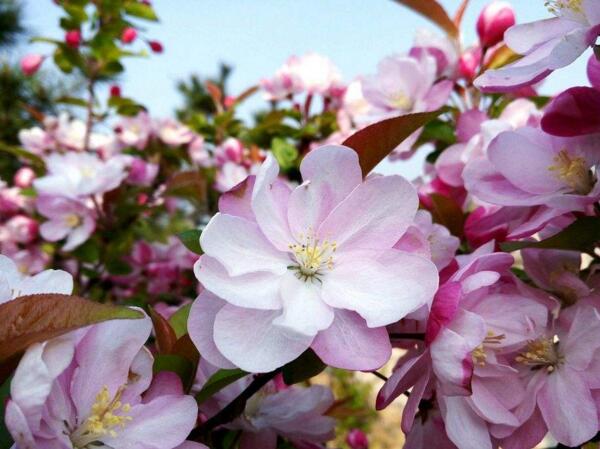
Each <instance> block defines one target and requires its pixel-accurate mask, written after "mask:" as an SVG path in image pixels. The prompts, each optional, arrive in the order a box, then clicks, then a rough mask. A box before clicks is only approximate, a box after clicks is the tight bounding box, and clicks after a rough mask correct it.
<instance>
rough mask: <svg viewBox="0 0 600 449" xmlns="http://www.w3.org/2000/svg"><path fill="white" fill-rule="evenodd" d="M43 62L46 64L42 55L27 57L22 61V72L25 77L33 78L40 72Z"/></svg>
mask: <svg viewBox="0 0 600 449" xmlns="http://www.w3.org/2000/svg"><path fill="white" fill-rule="evenodd" d="M42 62H44V57H43V56H42V55H37V54H32V55H27V56H25V57H24V58H23V59H21V70H22V71H23V73H24V74H25V75H27V76H31V75H33V74H34V73H35V72H37V71H38V70H39V68H40V66H41V65H42Z"/></svg>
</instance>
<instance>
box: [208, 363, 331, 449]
mask: <svg viewBox="0 0 600 449" xmlns="http://www.w3.org/2000/svg"><path fill="white" fill-rule="evenodd" d="M214 372H216V368H215V367H213V366H211V365H210V364H208V363H206V362H201V363H200V367H199V370H198V375H197V378H196V380H197V386H198V387H201V386H202V384H203V383H204V382H205V381H206V380H207V379H208V378H209V376H210V375H211V374H213V373H214ZM251 381H252V376H251V375H250V376H247V377H245V378H242V379H240V380H238V381H236V382H235V383H234V384H232V385H229V386H228V387H226V388H225V389H223V390H221V391H220V392H219V393H217V394H216V395H214V396H213V397H212V398H211V399H210V400H209V401H207V402H205V403H203V404H202V405H201V406H200V410H201V411H202V412H203V413H205V414H206V416H208V417H210V416H212V415H214V414H215V413H216V412H218V411H219V410H220V409H221V408H222V407H224V406H226V405H227V404H229V403H230V402H231V401H232V400H233V399H235V397H236V396H237V395H238V394H239V393H241V391H242V390H243V389H244V388H246V387H247V386H248V385H249V384H250V382H251ZM333 402H334V400H333V394H332V393H331V390H330V389H329V388H326V387H324V386H321V385H312V386H310V387H306V388H300V387H298V386H291V387H287V386H286V385H285V384H283V382H282V381H280V382H279V385H278V382H277V379H275V380H274V381H272V382H269V383H268V384H267V385H266V386H264V387H263V388H262V389H261V390H260V391H259V392H258V393H257V394H255V395H254V396H253V397H252V398H250V399H249V400H248V402H247V403H246V407H245V409H244V412H243V413H242V416H240V417H239V418H237V419H236V420H234V421H233V422H231V423H229V424H228V425H227V428H229V429H234V430H240V431H241V432H242V433H241V437H240V449H258V448H260V449H275V448H276V447H277V437H278V436H281V437H284V438H286V439H288V440H290V442H291V443H292V444H294V445H297V444H298V445H299V446H301V445H302V444H307V443H322V442H325V441H327V440H330V439H332V438H333V436H334V426H335V419H334V418H331V417H329V416H325V413H326V412H327V411H328V409H329V408H330V407H331V406H332V405H333Z"/></svg>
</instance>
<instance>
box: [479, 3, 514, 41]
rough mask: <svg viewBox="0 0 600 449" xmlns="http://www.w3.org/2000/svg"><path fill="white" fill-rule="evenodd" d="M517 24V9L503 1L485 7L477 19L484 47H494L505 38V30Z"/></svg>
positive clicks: (480, 39) (480, 38)
mask: <svg viewBox="0 0 600 449" xmlns="http://www.w3.org/2000/svg"><path fill="white" fill-rule="evenodd" d="M514 24H515V11H514V10H513V8H512V6H511V5H510V4H509V3H507V2H503V1H494V2H492V3H490V4H489V5H487V6H486V7H485V8H483V11H481V14H479V19H477V34H478V35H479V42H481V45H482V46H483V47H492V46H494V45H496V44H497V43H498V42H500V41H502V40H503V39H504V32H505V31H506V30H508V29H509V28H510V27H511V26H513V25H514Z"/></svg>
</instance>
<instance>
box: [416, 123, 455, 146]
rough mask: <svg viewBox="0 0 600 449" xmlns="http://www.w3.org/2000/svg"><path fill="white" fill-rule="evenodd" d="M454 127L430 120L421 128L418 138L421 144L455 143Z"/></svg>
mask: <svg viewBox="0 0 600 449" xmlns="http://www.w3.org/2000/svg"><path fill="white" fill-rule="evenodd" d="M454 129H455V126H453V125H452V124H450V123H448V122H443V121H441V120H432V121H431V122H429V123H427V124H426V125H425V127H424V128H423V133H422V134H421V136H420V137H419V140H420V141H422V142H431V141H437V142H443V143H445V144H446V145H452V144H455V143H456V135H455V134H454Z"/></svg>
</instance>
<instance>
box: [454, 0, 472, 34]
mask: <svg viewBox="0 0 600 449" xmlns="http://www.w3.org/2000/svg"><path fill="white" fill-rule="evenodd" d="M467 6H469V0H463V1H462V3H461V4H460V6H459V7H458V9H457V10H456V14H454V26H456V28H458V29H459V30H460V24H461V23H462V20H463V17H464V15H465V11H466V10H467Z"/></svg>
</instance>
